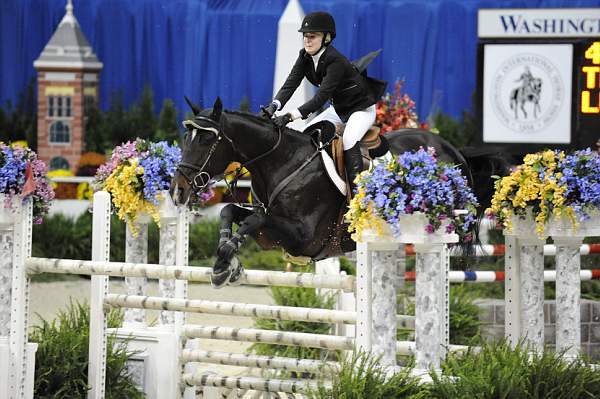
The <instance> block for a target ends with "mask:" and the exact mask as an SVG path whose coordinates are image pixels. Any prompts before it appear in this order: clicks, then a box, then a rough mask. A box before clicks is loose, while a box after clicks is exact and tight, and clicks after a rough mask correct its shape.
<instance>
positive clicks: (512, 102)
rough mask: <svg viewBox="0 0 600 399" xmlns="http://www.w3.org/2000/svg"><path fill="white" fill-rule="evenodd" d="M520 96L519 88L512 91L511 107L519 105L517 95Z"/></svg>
mask: <svg viewBox="0 0 600 399" xmlns="http://www.w3.org/2000/svg"><path fill="white" fill-rule="evenodd" d="M518 96H519V89H513V90H512V91H511V92H510V101H509V105H510V109H514V108H515V106H516V105H517V97H518Z"/></svg>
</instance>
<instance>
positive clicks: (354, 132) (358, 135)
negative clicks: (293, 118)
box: [302, 105, 376, 151]
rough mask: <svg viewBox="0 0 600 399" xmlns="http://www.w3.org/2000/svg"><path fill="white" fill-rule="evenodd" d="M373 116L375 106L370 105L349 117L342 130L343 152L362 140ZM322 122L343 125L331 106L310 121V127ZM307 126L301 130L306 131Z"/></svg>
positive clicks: (373, 120) (373, 119)
mask: <svg viewBox="0 0 600 399" xmlns="http://www.w3.org/2000/svg"><path fill="white" fill-rule="evenodd" d="M375 115H376V113H375V105H371V106H370V107H367V108H365V109H363V110H361V111H356V112H354V113H353V114H352V115H350V118H348V122H346V128H345V129H344V137H343V141H344V151H346V150H348V149H350V148H352V147H354V145H355V144H356V143H357V142H359V141H360V139H362V138H363V136H364V135H365V133H367V130H369V128H370V127H371V126H373V123H374V122H375ZM323 120H325V121H329V122H332V123H334V124H339V123H344V122H342V120H341V119H340V117H339V116H338V114H337V113H336V112H335V109H334V108H333V106H329V108H327V109H326V110H325V111H323V112H321V113H320V114H319V115H317V116H316V117H315V118H314V119H313V120H312V121H310V125H313V124H315V123H317V122H320V121H323ZM310 125H308V126H310ZM308 126H305V127H304V128H303V129H302V130H303V131H304V130H306V128H307V127H308Z"/></svg>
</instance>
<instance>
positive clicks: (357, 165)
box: [344, 143, 363, 196]
mask: <svg viewBox="0 0 600 399" xmlns="http://www.w3.org/2000/svg"><path fill="white" fill-rule="evenodd" d="M344 166H345V167H346V176H348V181H349V182H350V189H351V190H352V196H354V194H356V193H355V190H356V184H355V183H354V179H356V176H358V174H359V173H360V172H362V170H363V159H362V153H361V152H360V144H359V143H356V144H355V145H354V147H352V148H350V149H348V150H346V151H344Z"/></svg>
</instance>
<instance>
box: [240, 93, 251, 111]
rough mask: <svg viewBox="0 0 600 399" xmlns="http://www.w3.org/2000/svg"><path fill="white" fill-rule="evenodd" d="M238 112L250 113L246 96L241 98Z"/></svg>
mask: <svg viewBox="0 0 600 399" xmlns="http://www.w3.org/2000/svg"><path fill="white" fill-rule="evenodd" d="M240 111H242V112H250V100H249V99H248V96H244V97H242V101H240Z"/></svg>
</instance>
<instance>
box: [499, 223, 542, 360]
mask: <svg viewBox="0 0 600 399" xmlns="http://www.w3.org/2000/svg"><path fill="white" fill-rule="evenodd" d="M543 251H544V241H543V240H541V239H540V238H538V237H537V234H533V235H529V236H510V235H508V236H507V237H506V252H505V267H506V285H505V306H506V312H505V334H506V337H507V339H508V341H509V342H510V343H511V345H512V346H513V347H514V346H515V345H516V344H517V343H518V342H519V340H524V342H525V343H526V344H528V345H529V346H530V349H531V350H536V351H540V352H541V351H542V350H543V348H544V253H543Z"/></svg>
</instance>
